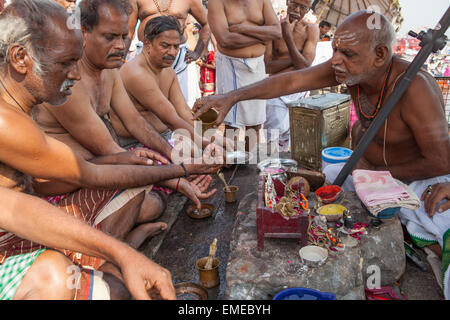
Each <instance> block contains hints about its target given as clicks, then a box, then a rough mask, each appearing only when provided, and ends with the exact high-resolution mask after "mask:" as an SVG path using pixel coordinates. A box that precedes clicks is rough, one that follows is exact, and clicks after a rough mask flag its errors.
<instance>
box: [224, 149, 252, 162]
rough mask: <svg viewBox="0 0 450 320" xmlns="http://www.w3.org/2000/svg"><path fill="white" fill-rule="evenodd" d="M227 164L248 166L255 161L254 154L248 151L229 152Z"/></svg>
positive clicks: (226, 156)
mask: <svg viewBox="0 0 450 320" xmlns="http://www.w3.org/2000/svg"><path fill="white" fill-rule="evenodd" d="M225 158H226V164H247V163H249V162H250V161H252V159H253V154H252V153H250V152H246V151H233V152H227V154H226V155H225Z"/></svg>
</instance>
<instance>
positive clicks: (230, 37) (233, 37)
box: [218, 32, 264, 50]
mask: <svg viewBox="0 0 450 320" xmlns="http://www.w3.org/2000/svg"><path fill="white" fill-rule="evenodd" d="M218 42H219V46H221V47H222V48H226V49H231V50H233V49H241V48H246V47H248V46H251V45H255V44H264V41H261V40H259V39H257V38H254V37H249V36H246V35H243V34H240V33H237V32H229V33H228V34H227V36H225V37H224V38H223V39H221V40H219V39H218Z"/></svg>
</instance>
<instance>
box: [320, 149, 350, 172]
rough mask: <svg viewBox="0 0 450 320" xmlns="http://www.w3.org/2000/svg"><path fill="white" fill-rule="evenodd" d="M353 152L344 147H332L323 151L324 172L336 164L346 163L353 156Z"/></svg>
mask: <svg viewBox="0 0 450 320" xmlns="http://www.w3.org/2000/svg"><path fill="white" fill-rule="evenodd" d="M352 153H353V151H352V150H351V149H348V148H344V147H330V148H325V149H323V150H322V171H323V169H324V168H325V167H326V166H327V165H329V164H334V163H345V162H346V161H347V160H348V158H350V156H351V155H352Z"/></svg>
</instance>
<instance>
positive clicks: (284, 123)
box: [264, 91, 309, 152]
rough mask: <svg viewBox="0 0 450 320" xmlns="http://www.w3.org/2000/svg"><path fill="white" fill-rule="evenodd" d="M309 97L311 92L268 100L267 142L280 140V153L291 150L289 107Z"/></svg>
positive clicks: (265, 123)
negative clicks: (290, 104) (292, 103)
mask: <svg viewBox="0 0 450 320" xmlns="http://www.w3.org/2000/svg"><path fill="white" fill-rule="evenodd" d="M308 96H309V91H307V92H298V93H293V94H290V95H287V96H282V97H279V98H274V99H269V100H267V102H266V122H264V129H265V130H266V134H267V141H273V140H276V139H277V138H278V145H279V149H280V150H279V151H280V152H285V151H288V150H289V141H290V127H289V108H288V106H287V105H288V104H289V103H291V102H294V101H297V100H299V99H303V98H306V97H308ZM277 131H278V132H277ZM277 133H278V134H277Z"/></svg>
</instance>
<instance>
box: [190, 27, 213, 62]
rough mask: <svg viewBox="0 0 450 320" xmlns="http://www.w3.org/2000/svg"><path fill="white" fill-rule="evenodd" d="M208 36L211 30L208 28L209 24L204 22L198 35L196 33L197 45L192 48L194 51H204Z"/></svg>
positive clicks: (200, 52) (199, 52)
mask: <svg viewBox="0 0 450 320" xmlns="http://www.w3.org/2000/svg"><path fill="white" fill-rule="evenodd" d="M210 36H211V30H210V28H209V25H207V24H206V25H204V26H202V29H201V30H200V32H199V35H198V41H197V45H196V46H195V49H194V51H195V52H196V53H198V54H199V55H201V54H202V53H203V52H204V51H205V48H206V47H207V45H208V41H209V38H210Z"/></svg>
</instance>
